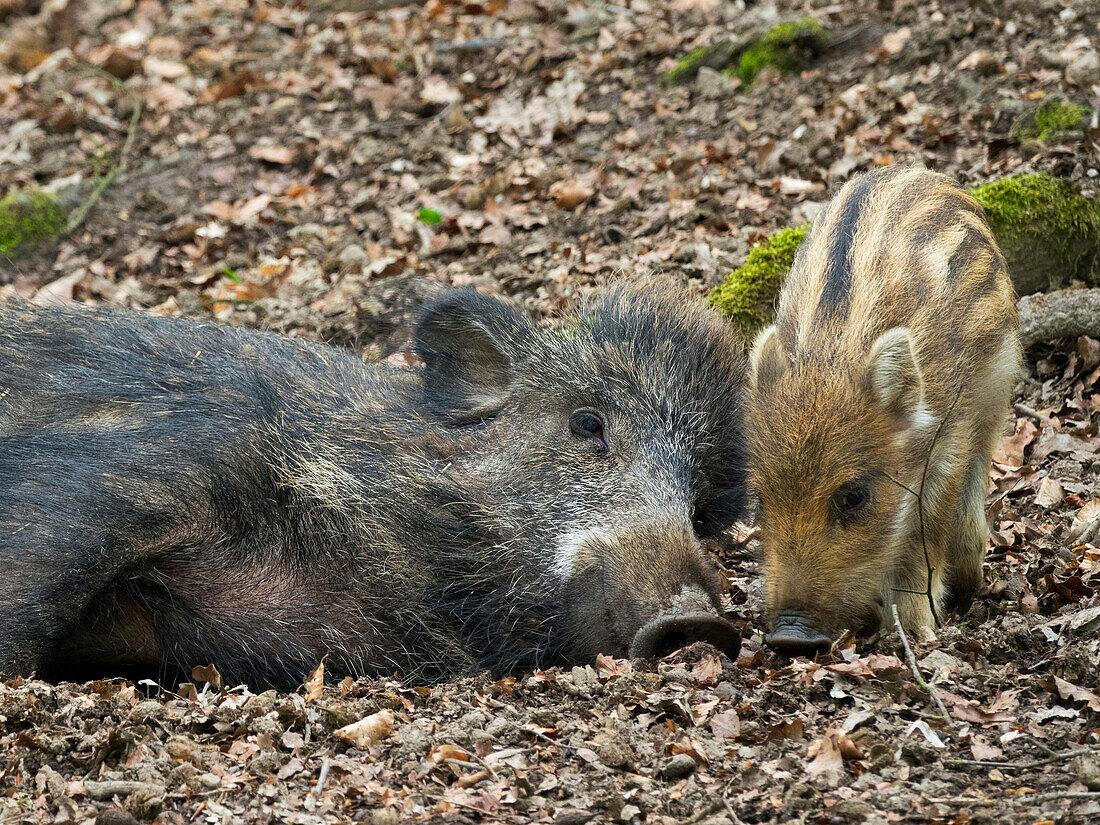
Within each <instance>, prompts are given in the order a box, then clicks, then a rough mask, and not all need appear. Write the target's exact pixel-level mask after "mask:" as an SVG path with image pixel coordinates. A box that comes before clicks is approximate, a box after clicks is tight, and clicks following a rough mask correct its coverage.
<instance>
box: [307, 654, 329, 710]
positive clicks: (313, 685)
mask: <svg viewBox="0 0 1100 825" xmlns="http://www.w3.org/2000/svg"><path fill="white" fill-rule="evenodd" d="M305 684H306V701H307V702H316V701H317V700H318V699H320V698H321V695H322V694H323V693H324V692H325V657H324V656H322V657H321V661H320V663H318V665H317V667H316V668H314V670H313V672H312V673H311V674H309V678H308V679H306V682H305Z"/></svg>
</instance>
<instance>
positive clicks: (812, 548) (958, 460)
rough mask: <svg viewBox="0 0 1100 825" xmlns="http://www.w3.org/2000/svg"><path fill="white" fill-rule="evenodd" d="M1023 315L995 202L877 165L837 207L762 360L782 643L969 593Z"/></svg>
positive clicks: (790, 292) (776, 612)
mask: <svg viewBox="0 0 1100 825" xmlns="http://www.w3.org/2000/svg"><path fill="white" fill-rule="evenodd" d="M1016 329H1017V320H1016V310H1015V305H1014V295H1013V289H1012V284H1011V282H1010V281H1009V278H1008V273H1007V271H1006V270H1005V263H1004V259H1003V258H1002V257H1001V254H1000V252H999V251H998V249H997V246H996V243H995V242H994V240H993V236H992V234H991V233H990V231H989V227H988V226H987V224H986V221H985V216H984V214H983V213H982V208H981V207H980V206H979V205H978V204H977V202H976V201H974V199H973V198H971V197H970V196H969V195H967V194H966V193H965V192H964V191H962V189H960V188H959V187H958V186H957V185H955V184H954V183H953V182H952V181H950V180H948V179H947V178H945V177H943V176H942V175H936V174H933V173H931V172H926V171H922V170H916V169H902V170H900V171H898V170H888V171H885V172H882V173H876V174H872V175H866V176H863V177H861V178H858V179H856V180H853V181H851V182H850V183H848V184H847V185H846V186H845V187H844V188H843V189H842V190H841V191H840V192H839V194H838V195H837V196H836V198H835V199H834V200H833V202H832V203H831V204H830V205H829V207H828V208H827V209H826V210H825V211H824V213H823V214H822V215H821V216H820V217H819V218H818V220H817V222H816V223H815V224H814V227H813V229H812V230H811V232H810V234H809V236H808V237H807V239H806V241H805V243H804V244H803V245H802V248H801V249H800V250H799V252H798V255H797V257H796V259H795V262H794V265H793V267H792V269H791V273H790V275H789V276H788V279H787V282H786V284H785V285H784V287H783V291H782V293H781V296H780V300H779V307H778V311H777V313H776V323H775V326H774V327H770V328H769V329H767V330H765V331H764V332H762V333H761V334H760V336H759V337H758V339H757V341H756V344H755V347H754V349H753V352H752V356H751V359H750V360H751V364H752V369H751V389H750V391H749V394H748V411H749V415H748V428H749V431H750V433H751V444H750V453H751V460H750V464H751V469H750V475H751V480H752V484H753V486H754V487H755V489H756V491H757V493H758V496H759V500H760V504H761V508H760V509H761V515H762V518H761V525H762V534H763V535H762V540H763V545H764V566H765V585H766V588H765V589H766V595H767V603H768V612H769V615H770V617H771V620H772V632H771V634H770V636H769V637H768V642H769V644H770V645H772V646H773V647H775V648H777V649H779V650H781V651H784V652H787V653H794V654H797V653H810V652H813V651H815V650H820V649H827V648H828V647H829V645H830V642H831V639H832V638H835V637H836V636H837V634H838V633H839V632H840V631H842V630H844V629H851V630H856V631H861V630H864V631H871V630H877V629H878V628H879V627H881V626H884V625H885V626H889V625H891V624H892V623H893V619H892V611H891V609H890V606H891V605H893V604H896V605H897V607H898V612H899V615H900V619H901V621H902V622H903V624H905V625H906V626H908V627H910V628H918V627H925V626H930V625H933V624H934V623H935V621H936V619H937V616H938V614H939V611H940V610H941V609H942V608H943V607H944V606H945V605H946V604H947V603H948V602H949V601H951V602H954V603H956V604H958V605H960V606H962V605H966V604H967V603H968V602H969V601H970V599H971V597H972V596H973V594H974V592H975V591H976V590H977V589H978V587H979V586H980V584H981V580H982V573H981V570H982V555H983V553H984V550H985V544H986V538H987V536H988V532H989V531H988V527H987V526H986V520H985V494H986V487H987V484H988V481H989V466H990V456H991V454H992V451H993V447H994V445H995V442H996V440H997V437H998V435H999V434H1000V429H1001V425H1002V422H1003V421H1004V416H1005V412H1006V411H1007V408H1008V401H1009V397H1010V396H1011V393H1012V387H1013V383H1014V381H1015V377H1016V374H1017V368H1018V364H1019V361H1020V344H1019V340H1018V337H1017V332H1016ZM933 605H935V607H933Z"/></svg>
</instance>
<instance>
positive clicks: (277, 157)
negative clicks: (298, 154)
mask: <svg viewBox="0 0 1100 825" xmlns="http://www.w3.org/2000/svg"><path fill="white" fill-rule="evenodd" d="M248 156H249V157H251V158H255V159H256V160H263V161H267V162H268V163H277V164H279V165H284V164H287V163H290V162H291V161H292V160H294V150H293V149H291V148H290V147H289V146H249V147H248Z"/></svg>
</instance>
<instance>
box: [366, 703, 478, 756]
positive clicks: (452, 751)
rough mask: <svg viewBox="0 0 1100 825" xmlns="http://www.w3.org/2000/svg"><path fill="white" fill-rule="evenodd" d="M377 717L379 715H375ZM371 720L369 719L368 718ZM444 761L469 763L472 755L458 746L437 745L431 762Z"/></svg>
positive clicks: (433, 749) (431, 754) (432, 753)
mask: <svg viewBox="0 0 1100 825" xmlns="http://www.w3.org/2000/svg"><path fill="white" fill-rule="evenodd" d="M375 715H376V716H377V714H375ZM368 718H369V717H368ZM444 759H454V760H456V761H458V762H469V761H470V754H468V753H467V752H466V751H464V750H462V748H460V747H458V745H436V746H435V747H434V748H432V751H431V753H429V754H428V761H429V762H442V761H443V760H444Z"/></svg>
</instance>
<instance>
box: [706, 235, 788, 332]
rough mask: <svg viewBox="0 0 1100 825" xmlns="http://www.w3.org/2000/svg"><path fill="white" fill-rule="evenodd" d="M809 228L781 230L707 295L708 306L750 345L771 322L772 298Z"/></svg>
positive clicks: (757, 247)
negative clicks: (731, 323)
mask: <svg viewBox="0 0 1100 825" xmlns="http://www.w3.org/2000/svg"><path fill="white" fill-rule="evenodd" d="M809 229H810V228H809V227H808V226H795V227H792V228H789V229H781V230H780V231H778V232H776V233H775V234H774V235H772V236H771V237H769V238H767V239H766V240H764V241H763V242H762V243H760V244H757V245H756V246H754V247H753V248H752V249H751V250H750V251H749V256H748V258H747V259H746V260H745V263H744V264H742V265H741V266H739V267H738V268H737V269H735V270H734V271H733V273H732V274H730V276H729V277H728V278H726V281H725V283H723V284H722V285H721V286H718V287H716V288H715V289H714V291H713V292H711V293H710V297H709V299H708V301H709V303H710V305H711V306H713V307H715V308H716V309H717V310H718V311H719V312H721V313H723V314H724V315H728V316H729V317H730V320H731V321H732V322H733V325H734V328H735V329H736V330H737V334H738V335H739V336H740V337H741V339H742V340H743V341H745V342H746V343H749V342H751V341H752V339H753V337H754V336H755V335H756V333H757V332H759V331H760V330H761V329H763V328H764V327H765V326H767V324H768V323H770V322H771V317H772V310H773V306H774V304H775V298H776V296H777V295H778V294H779V288H780V287H781V286H782V285H783V279H784V278H786V276H787V272H788V270H790V268H791V264H792V263H794V256H795V253H796V252H798V247H799V246H801V245H802V241H803V240H804V239H805V238H806V233H807V232H809Z"/></svg>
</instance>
